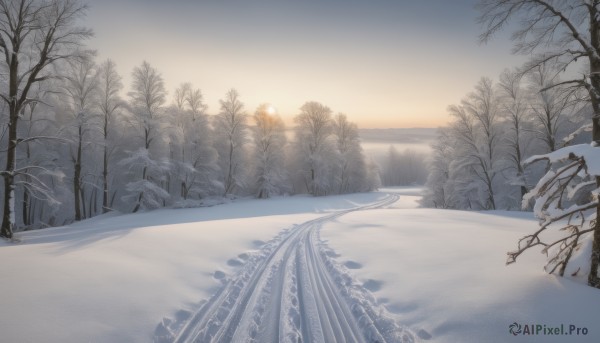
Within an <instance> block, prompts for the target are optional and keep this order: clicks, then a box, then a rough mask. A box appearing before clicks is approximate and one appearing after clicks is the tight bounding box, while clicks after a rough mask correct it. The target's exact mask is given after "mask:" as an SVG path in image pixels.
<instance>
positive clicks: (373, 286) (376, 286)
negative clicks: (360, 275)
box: [363, 279, 383, 292]
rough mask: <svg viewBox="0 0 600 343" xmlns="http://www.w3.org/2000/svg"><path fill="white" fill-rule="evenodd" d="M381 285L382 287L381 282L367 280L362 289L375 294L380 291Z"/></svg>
mask: <svg viewBox="0 0 600 343" xmlns="http://www.w3.org/2000/svg"><path fill="white" fill-rule="evenodd" d="M382 285H383V282H381V281H377V280H373V279H369V280H367V281H365V283H364V284H363V287H364V288H366V289H368V290H369V291H371V292H377V291H378V290H380V289H381V286H382Z"/></svg>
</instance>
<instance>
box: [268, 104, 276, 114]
mask: <svg viewBox="0 0 600 343" xmlns="http://www.w3.org/2000/svg"><path fill="white" fill-rule="evenodd" d="M267 113H268V114H275V113H277V109H276V108H275V107H273V106H271V105H269V106H268V107H267Z"/></svg>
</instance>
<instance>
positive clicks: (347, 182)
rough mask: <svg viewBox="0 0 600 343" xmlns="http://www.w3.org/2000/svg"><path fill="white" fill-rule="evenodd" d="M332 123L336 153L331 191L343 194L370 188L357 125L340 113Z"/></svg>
mask: <svg viewBox="0 0 600 343" xmlns="http://www.w3.org/2000/svg"><path fill="white" fill-rule="evenodd" d="M332 125H333V137H334V139H335V143H336V147H337V153H338V154H337V155H338V160H337V163H336V164H337V166H336V171H335V174H334V175H336V176H337V177H336V178H337V185H336V186H335V188H334V189H333V191H334V192H335V193H338V194H343V193H351V192H360V191H367V190H370V188H369V186H368V185H367V178H368V171H367V164H366V162H365V157H364V155H363V151H362V147H361V145H360V138H359V136H358V127H357V126H356V124H355V123H352V122H350V121H349V120H348V117H347V116H346V115H345V114H342V113H339V114H337V115H336V116H335V117H334V118H333V123H332Z"/></svg>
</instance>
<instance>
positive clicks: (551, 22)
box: [478, 0, 600, 288]
mask: <svg viewBox="0 0 600 343" xmlns="http://www.w3.org/2000/svg"><path fill="white" fill-rule="evenodd" d="M478 7H479V9H480V11H481V16H480V19H479V20H480V22H481V23H482V24H483V25H484V31H483V33H482V34H481V40H482V41H484V42H485V41H488V40H489V39H490V38H491V37H492V36H493V35H494V33H496V32H497V31H499V30H501V29H502V28H503V27H504V26H505V25H506V23H507V22H508V21H509V20H511V19H518V20H519V24H520V26H519V28H518V29H517V30H516V31H515V32H514V33H513V39H514V40H515V41H516V44H515V49H514V50H515V51H516V52H520V53H526V54H530V53H537V55H536V56H535V58H533V59H532V60H531V61H530V62H529V64H528V67H527V69H534V68H537V67H540V66H542V65H544V64H545V63H547V62H548V61H552V62H554V63H558V64H559V65H560V68H559V70H565V69H566V68H567V67H569V66H571V65H572V64H574V63H576V62H577V61H578V60H580V59H583V60H585V61H586V65H587V67H586V70H585V72H584V73H583V75H581V77H580V78H569V79H567V80H564V81H560V82H556V83H554V84H551V85H549V86H547V87H546V89H550V88H553V87H557V86H569V87H572V88H576V89H583V90H585V91H586V93H587V95H588V97H587V98H588V101H589V102H590V104H591V107H592V109H593V112H594V115H593V116H592V120H591V121H592V141H593V145H594V147H596V149H597V147H598V146H600V1H599V0H553V1H552V0H480V2H479V5H478ZM598 151H600V150H598ZM598 154H599V153H596V158H598ZM574 158H576V157H574ZM594 177H595V182H596V187H597V188H600V175H596V176H594ZM545 180H547V178H546V177H545V178H542V181H541V182H543V181H545ZM566 180H568V181H570V182H577V181H578V180H577V179H576V178H567V179H566ZM537 196H538V198H537V199H538V200H539V201H542V202H543V201H544V199H545V197H544V196H543V193H538V194H537ZM599 196H600V195H599V194H595V195H594V197H596V201H595V203H596V205H595V207H593V211H594V213H593V216H594V220H590V221H589V222H585V223H581V225H584V224H585V225H590V227H591V228H592V229H593V230H592V232H593V234H592V235H593V237H592V241H593V243H592V253H591V257H590V266H591V267H590V273H589V276H588V284H589V285H590V286H592V287H596V288H600V272H599V270H598V269H599V266H600V220H598V219H599V218H600V201H598V200H597V199H598V197H599ZM592 204H594V202H592ZM550 205H552V206H558V207H560V202H558V203H551V204H550ZM545 218H551V217H545ZM515 257H516V256H515Z"/></svg>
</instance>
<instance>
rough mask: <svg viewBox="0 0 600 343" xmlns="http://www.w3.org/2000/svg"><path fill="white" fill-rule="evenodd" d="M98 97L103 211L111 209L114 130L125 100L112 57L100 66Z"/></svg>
mask: <svg viewBox="0 0 600 343" xmlns="http://www.w3.org/2000/svg"><path fill="white" fill-rule="evenodd" d="M96 77H97V78H98V83H99V84H98V98H97V103H96V107H97V110H98V112H99V113H100V116H101V123H102V124H101V131H102V138H103V142H102V212H103V213H106V212H108V211H109V210H110V208H111V206H112V204H111V198H112V197H111V195H110V189H109V175H108V174H109V170H110V168H109V163H110V161H111V155H113V152H114V150H115V148H116V146H117V144H116V142H115V141H117V140H118V137H117V136H116V135H115V133H114V132H113V130H112V128H113V126H114V121H115V120H117V119H118V116H119V114H120V111H121V110H122V109H123V107H124V102H123V100H122V99H121V97H120V95H119V93H120V92H121V90H122V89H123V83H122V81H121V76H120V75H119V74H118V73H117V69H116V64H115V62H113V61H112V60H110V59H107V60H106V61H104V62H103V63H102V64H101V65H100V67H99V68H98V75H97V76H96Z"/></svg>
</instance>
